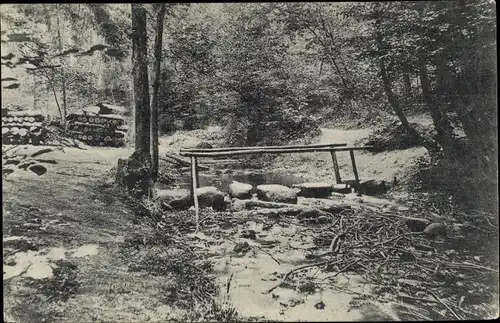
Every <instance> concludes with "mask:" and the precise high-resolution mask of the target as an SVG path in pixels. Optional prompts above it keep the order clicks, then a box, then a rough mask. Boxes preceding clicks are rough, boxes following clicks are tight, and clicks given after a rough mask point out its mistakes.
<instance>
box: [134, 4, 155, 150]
mask: <svg viewBox="0 0 500 323" xmlns="http://www.w3.org/2000/svg"><path fill="white" fill-rule="evenodd" d="M131 6H132V32H133V37H132V70H133V72H132V73H133V80H134V101H135V150H136V151H138V152H141V153H143V154H144V155H150V149H151V127H150V125H151V110H150V105H149V80H148V56H147V55H148V54H147V51H148V47H147V31H146V9H144V7H143V6H142V4H139V3H137V4H135V3H133V4H132V5H131Z"/></svg>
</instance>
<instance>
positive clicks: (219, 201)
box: [196, 186, 226, 211]
mask: <svg viewBox="0 0 500 323" xmlns="http://www.w3.org/2000/svg"><path fill="white" fill-rule="evenodd" d="M196 191H197V193H198V194H197V195H198V203H199V205H200V207H212V208H213V209H214V210H215V211H223V210H224V209H225V207H226V203H225V202H224V193H222V192H221V191H220V190H219V189H218V188H217V187H215V186H204V187H200V188H198V189H197V190H196Z"/></svg>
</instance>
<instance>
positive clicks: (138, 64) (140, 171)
mask: <svg viewBox="0 0 500 323" xmlns="http://www.w3.org/2000/svg"><path fill="white" fill-rule="evenodd" d="M131 8H132V68H133V71H132V74H133V85H134V101H135V151H134V153H133V154H132V155H131V156H130V157H129V158H127V159H120V160H119V161H118V165H117V173H116V179H115V182H116V184H118V185H119V186H122V187H125V188H127V189H128V192H129V193H130V194H132V195H133V196H134V197H135V198H138V199H141V198H145V197H152V195H153V193H154V192H153V190H154V181H153V180H152V177H151V170H152V167H151V166H152V165H151V152H150V149H151V147H150V145H151V123H150V119H151V118H150V117H151V110H150V106H149V82H148V61H147V32H146V10H145V9H144V7H143V5H142V4H140V3H137V4H135V3H133V4H131Z"/></svg>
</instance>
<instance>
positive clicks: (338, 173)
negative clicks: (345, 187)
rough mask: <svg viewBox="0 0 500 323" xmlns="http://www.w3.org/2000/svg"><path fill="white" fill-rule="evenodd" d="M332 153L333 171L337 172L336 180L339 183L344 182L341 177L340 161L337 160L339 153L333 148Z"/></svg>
mask: <svg viewBox="0 0 500 323" xmlns="http://www.w3.org/2000/svg"><path fill="white" fill-rule="evenodd" d="M330 154H331V155H332V161H333V171H334V172H335V182H336V183H337V184H342V179H341V178H340V169H339V163H338V161H337V154H336V153H335V150H331V151H330Z"/></svg>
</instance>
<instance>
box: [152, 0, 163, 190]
mask: <svg viewBox="0 0 500 323" xmlns="http://www.w3.org/2000/svg"><path fill="white" fill-rule="evenodd" d="M165 12H166V5H165V3H161V4H160V9H159V11H158V18H157V23H156V38H155V47H154V48H155V53H154V55H155V66H154V76H153V97H152V100H151V140H152V147H151V151H152V154H153V163H152V165H153V169H152V176H153V181H155V182H156V180H157V178H158V162H159V154H158V136H159V133H158V92H159V89H160V81H161V74H160V73H161V72H160V68H161V50H162V46H163V21H164V20H165Z"/></svg>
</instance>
